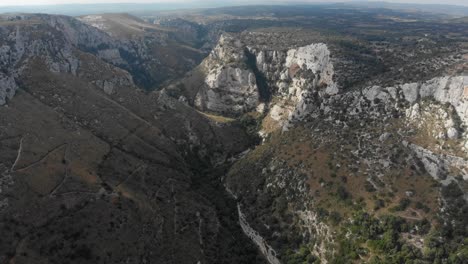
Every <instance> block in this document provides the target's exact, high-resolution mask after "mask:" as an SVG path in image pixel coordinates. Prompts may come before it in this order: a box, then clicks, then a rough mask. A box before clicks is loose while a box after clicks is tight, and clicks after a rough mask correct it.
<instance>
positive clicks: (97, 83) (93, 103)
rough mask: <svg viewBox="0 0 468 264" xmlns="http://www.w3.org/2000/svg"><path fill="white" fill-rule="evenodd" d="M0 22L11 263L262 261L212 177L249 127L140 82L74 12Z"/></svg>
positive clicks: (3, 256)
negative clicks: (114, 61) (203, 111)
mask: <svg viewBox="0 0 468 264" xmlns="http://www.w3.org/2000/svg"><path fill="white" fill-rule="evenodd" d="M69 23H72V24H71V25H72V29H70V28H69V27H68V26H69V25H70V24H69ZM76 29H79V33H77V32H75V31H74V30H76ZM0 30H1V34H2V38H1V40H2V43H1V45H2V56H1V58H2V74H3V75H4V76H5V77H2V80H4V82H5V83H7V84H8V86H3V85H2V86H1V90H2V92H3V93H5V94H6V96H4V97H3V98H5V99H6V100H4V101H3V102H2V106H0V120H1V121H0V124H1V125H0V148H1V152H0V170H1V174H0V175H1V177H0V230H1V231H0V232H1V233H2V239H1V240H0V263H13V262H14V263H63V262H66V263H90V262H93V263H122V262H126V263H194V262H195V263H197V262H200V263H242V262H243V263H249V262H250V263H251V262H253V261H254V260H252V259H255V258H256V251H255V250H254V248H253V247H251V246H250V243H249V241H248V240H246V239H245V237H244V236H243V235H242V233H241V231H240V227H239V226H237V225H236V224H235V219H233V218H232V216H233V215H234V213H235V212H236V211H235V210H236V208H235V204H232V203H231V202H230V201H229V200H227V199H225V197H224V196H225V195H226V194H225V193H223V192H222V189H219V188H217V183H216V181H214V180H213V178H215V177H218V176H219V173H222V172H223V170H224V168H223V167H222V166H220V167H217V168H216V169H213V168H214V166H215V165H220V164H223V163H224V162H225V161H226V160H227V159H228V158H231V157H233V156H235V155H236V154H238V153H240V152H242V151H243V150H244V149H245V148H246V147H247V146H248V144H249V140H248V138H247V136H246V135H245V133H244V132H243V130H242V129H241V128H240V127H239V126H238V125H236V124H235V123H224V124H220V123H217V122H214V121H212V120H211V119H209V118H207V117H206V116H204V115H202V114H200V113H198V112H197V111H195V110H193V109H192V108H190V107H187V106H185V105H184V104H181V103H179V102H177V101H176V100H174V99H172V98H171V97H169V96H167V95H166V94H165V93H164V92H157V93H151V94H146V93H144V92H143V91H141V90H139V89H138V88H137V87H136V86H135V85H134V84H133V81H132V77H131V75H130V74H129V73H128V72H127V71H125V70H123V69H120V68H116V67H115V66H113V65H112V64H110V63H108V62H106V60H105V59H106V58H107V59H108V57H106V56H105V57H106V58H104V60H103V59H101V58H100V57H99V56H100V54H101V53H100V52H99V51H102V49H99V48H96V47H102V46H105V45H107V44H110V43H111V42H112V41H111V39H110V37H109V36H108V35H107V34H105V33H103V32H101V31H99V30H97V29H93V28H91V27H87V26H86V25H83V24H81V23H80V22H78V21H76V20H73V19H71V18H66V17H55V16H42V15H41V16H36V15H33V16H19V17H18V16H15V17H9V18H6V19H4V20H3V21H2V26H1V27H0ZM96 50H97V52H95V51H96ZM88 51H92V52H88ZM180 252H183V254H180ZM259 261H260V262H261V260H259Z"/></svg>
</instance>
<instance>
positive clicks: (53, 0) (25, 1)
mask: <svg viewBox="0 0 468 264" xmlns="http://www.w3.org/2000/svg"><path fill="white" fill-rule="evenodd" d="M349 1H350V0H301V1H300V2H349ZM364 1H366V0H364ZM367 1H374V0H367ZM375 1H378V0H375ZM380 1H382V0H380ZM157 2H164V3H193V2H204V1H203V0H0V6H18V5H55V4H97V3H157ZM216 2H218V4H219V2H223V0H218V1H216ZM229 2H230V3H233V2H234V3H237V2H238V3H251V2H252V1H247V0H235V1H229ZM257 2H270V3H272V2H277V3H287V2H288V0H273V1H271V0H270V1H257ZM289 2H293V1H289ZM294 2H298V1H297V0H296V1H294ZM386 2H395V3H416V4H440V3H443V4H452V5H464V6H468V0H386Z"/></svg>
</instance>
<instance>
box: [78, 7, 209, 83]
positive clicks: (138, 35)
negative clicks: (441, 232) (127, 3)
mask: <svg viewBox="0 0 468 264" xmlns="http://www.w3.org/2000/svg"><path fill="white" fill-rule="evenodd" d="M78 19H79V20H81V21H82V22H84V23H87V24H88V25H90V26H92V27H95V28H98V29H100V30H103V31H104V32H106V33H108V34H109V35H110V36H112V37H113V38H115V39H117V40H118V41H119V42H121V43H122V45H123V46H125V47H128V48H129V49H131V50H133V51H135V52H134V53H128V52H125V51H124V52H121V55H122V56H123V57H124V58H125V60H126V61H127V63H129V65H128V67H125V68H126V69H127V70H128V71H129V72H130V73H132V75H133V76H134V77H135V79H136V81H137V84H138V85H139V86H141V87H143V88H145V89H148V90H155V89H158V88H160V87H161V86H162V85H163V84H164V83H165V82H167V81H172V80H174V79H177V78H180V77H182V76H183V75H184V74H185V73H187V72H188V71H190V70H191V69H193V68H194V67H195V66H197V65H198V64H199V63H200V62H201V60H202V59H203V58H204V57H206V53H205V52H204V51H201V50H199V49H198V47H197V43H193V40H192V38H190V37H188V38H185V36H186V35H185V34H184V33H183V32H181V30H180V29H178V28H170V27H162V26H158V25H154V24H150V23H147V22H145V21H143V20H141V19H139V18H137V17H134V16H131V15H128V14H102V15H88V16H82V17H79V18H78ZM181 35H182V36H183V37H180V36H181Z"/></svg>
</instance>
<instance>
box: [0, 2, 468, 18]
mask: <svg viewBox="0 0 468 264" xmlns="http://www.w3.org/2000/svg"><path fill="white" fill-rule="evenodd" d="M272 4H275V5H309V6H312V5H322V6H324V5H338V6H339V7H348V8H349V7H359V8H388V9H396V10H406V11H408V10H414V11H418V12H428V13H437V14H446V15H449V16H457V17H462V16H468V6H456V5H442V4H441V5H438V4H427V5H426V4H401V3H389V2H366V1H355V2H354V1H352V2H347V3H343V2H342V1H339V0H338V1H332V2H328V3H324V2H322V3H320V1H317V3H311V2H306V1H294V2H291V1H265V0H259V1H244V0H242V1H239V0H237V1H233V0H228V1H213V0H208V1H202V0H195V1H191V2H190V3H151V4H133V3H120V4H119V3H112V4H62V5H31V6H4V7H2V6H0V13H18V12H19V13H48V14H61V15H69V16H81V15H89V14H102V13H121V12H127V13H134V12H143V11H150V12H151V11H162V10H180V9H193V8H215V7H229V6H242V5H272Z"/></svg>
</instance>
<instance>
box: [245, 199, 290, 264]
mask: <svg viewBox="0 0 468 264" xmlns="http://www.w3.org/2000/svg"><path fill="white" fill-rule="evenodd" d="M237 209H238V214H239V224H240V226H241V227H242V230H243V231H244V234H245V235H246V236H247V237H249V238H250V239H251V240H252V241H253V242H254V243H255V244H256V245H257V247H258V248H259V249H260V251H261V252H262V254H263V255H264V256H265V258H266V259H267V261H268V263H269V264H281V262H280V261H279V259H278V258H277V257H276V252H275V250H274V249H273V248H272V247H271V246H270V245H268V243H267V241H265V239H264V238H263V237H262V236H261V235H260V234H259V233H258V232H257V231H255V230H254V229H253V228H252V227H251V226H250V225H249V223H248V222H247V220H246V219H245V215H244V214H243V213H242V210H241V207H240V205H237Z"/></svg>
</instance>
